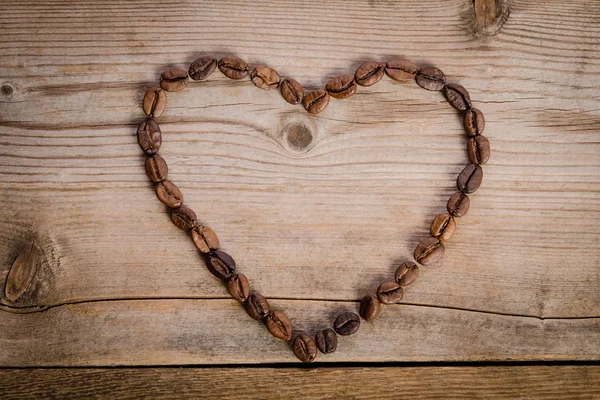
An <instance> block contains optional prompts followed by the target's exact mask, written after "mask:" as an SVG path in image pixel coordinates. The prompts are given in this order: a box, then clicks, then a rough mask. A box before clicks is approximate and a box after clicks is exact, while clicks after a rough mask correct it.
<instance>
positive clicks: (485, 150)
mask: <svg viewBox="0 0 600 400" xmlns="http://www.w3.org/2000/svg"><path fill="white" fill-rule="evenodd" d="M467 154H468V155H469V160H470V161H471V162H472V163H473V164H480V165H483V164H485V163H486V162H488V160H489V159H490V142H489V141H488V140H487V138H486V137H485V136H482V135H477V136H475V137H472V138H470V139H469V141H468V142H467Z"/></svg>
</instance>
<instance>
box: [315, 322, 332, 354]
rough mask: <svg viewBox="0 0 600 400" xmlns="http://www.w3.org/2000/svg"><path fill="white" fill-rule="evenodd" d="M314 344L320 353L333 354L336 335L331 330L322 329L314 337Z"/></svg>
mask: <svg viewBox="0 0 600 400" xmlns="http://www.w3.org/2000/svg"><path fill="white" fill-rule="evenodd" d="M315 342H316V343H317V347H318V348H319V350H320V351H321V353H323V354H327V353H333V352H334V351H335V349H336V348H337V335H336V334H335V331H334V330H333V329H330V328H327V329H323V330H321V331H319V332H317V334H316V335H315Z"/></svg>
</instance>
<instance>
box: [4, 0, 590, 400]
mask: <svg viewBox="0 0 600 400" xmlns="http://www.w3.org/2000/svg"><path fill="white" fill-rule="evenodd" d="M0 34H1V36H0V38H1V39H0V48H1V51H0V54H1V55H0V203H1V204H2V207H1V208H0V288H2V289H3V290H2V296H1V301H0V307H1V310H0V366H1V367H3V368H2V369H0V398H21V397H35V398H39V397H41V396H44V395H45V396H49V397H56V398H66V397H86V398H94V397H104V396H108V395H109V393H111V396H112V397H113V398H114V397H143V396H153V397H170V396H173V395H177V397H190V398H198V397H207V398H217V397H237V398H278V397H282V396H284V395H285V396H286V397H287V396H292V397H305V398H306V397H308V398H367V397H371V398H386V397H390V396H394V395H395V394H394V393H396V394H397V393H399V391H400V390H402V393H403V394H405V395H407V396H410V397H412V398H424V397H445V398H469V399H472V398H489V397H490V396H491V395H493V396H496V397H499V398H510V399H515V398H531V397H546V398H556V397H555V396H557V394H559V393H560V394H561V398H565V399H566V398H573V399H581V398H596V399H598V398H600V384H599V383H598V382H599V381H600V365H598V361H599V360H600V229H599V228H598V226H599V225H600V2H597V1H590V0H573V1H569V2H565V1H561V0H550V1H545V0H544V1H542V0H511V1H506V0H495V1H494V0H474V1H470V0H449V1H443V2H442V1H440V2H437V3H436V4H432V3H424V2H422V1H416V0H405V1H381V2H376V1H365V0H351V1H341V0H338V1H329V2H312V1H298V0H295V1H292V0H284V1H277V2H275V1H272V2H269V1H255V2H250V3H249V2H241V1H237V0H224V1H195V2H194V1H182V2H178V3H171V2H159V1H156V0H144V1H125V0H110V1H94V0H76V1H67V0H51V1H40V0H37V1H36V0H27V1H15V0H13V1H3V2H2V4H1V5H0ZM206 53H208V54H213V55H215V56H216V57H221V56H223V55H237V56H240V57H242V58H244V59H246V60H247V61H248V62H249V63H250V64H251V65H257V64H259V63H264V64H266V65H270V66H272V67H273V68H275V69H276V70H277V71H279V73H280V74H281V75H282V76H285V77H293V78H295V79H297V80H298V81H299V82H301V83H302V84H303V85H304V86H305V87H306V88H307V89H316V88H319V87H323V86H324V84H325V83H326V82H327V80H329V79H330V78H332V77H334V76H337V75H340V74H348V73H353V71H354V70H355V69H356V67H357V66H358V65H360V64H361V63H362V62H364V61H368V60H380V61H386V60H388V59H391V58H393V57H407V58H409V59H412V60H414V61H415V62H417V63H418V64H420V65H424V64H432V65H436V66H438V67H439V68H441V69H442V70H443V71H444V72H445V73H446V75H447V77H448V81H449V82H456V83H460V84H461V85H463V86H465V87H466V88H467V89H468V90H469V92H470V94H471V98H472V99H473V103H474V105H475V107H477V108H480V109H481V110H482V111H483V113H484V114H485V116H486V120H487V125H486V128H485V134H486V136H487V137H488V138H489V140H490V142H491V146H492V157H491V159H490V161H489V163H488V165H486V166H485V168H484V171H485V176H484V181H483V184H482V186H481V188H480V189H479V190H478V191H477V192H476V193H474V194H473V195H472V196H471V209H470V210H469V212H468V214H467V215H466V216H464V217H462V218H460V219H458V221H457V224H458V229H457V232H456V234H455V235H454V236H453V238H452V239H451V240H450V241H449V242H448V243H447V246H446V254H445V256H444V258H443V259H442V261H441V262H440V263H439V264H437V265H435V266H433V267H423V268H422V269H421V274H420V277H419V279H418V280H417V281H416V282H415V283H414V284H413V285H411V286H409V287H407V289H406V291H405V296H404V298H403V300H402V302H401V303H400V304H397V305H393V306H385V307H384V309H383V311H382V315H381V316H380V317H379V319H377V320H376V321H374V322H369V323H367V322H364V321H363V323H362V324H361V327H360V329H359V331H358V332H357V333H356V334H354V335H352V336H349V337H344V338H341V339H340V343H339V345H338V351H336V352H335V353H333V354H329V355H319V356H318V358H317V361H316V362H315V363H314V364H313V365H311V366H310V368H305V367H304V366H300V365H299V364H298V363H297V360H296V358H295V357H294V355H293V354H292V352H291V351H290V349H289V345H288V344H287V343H285V342H283V341H280V340H277V339H275V338H273V337H272V336H271V335H270V334H269V333H268V332H267V330H266V329H265V328H264V327H263V326H262V325H261V324H260V323H259V322H257V321H254V320H252V319H250V318H249V317H248V316H247V315H246V313H245V312H244V310H243V309H242V308H241V307H240V306H239V305H238V304H237V303H236V302H235V301H233V300H231V299H230V297H229V295H228V293H227V291H226V290H225V288H224V287H223V285H221V284H220V283H219V281H218V280H217V279H216V278H215V277H213V276H212V275H211V274H210V273H209V272H208V271H207V270H206V268H205V267H204V265H203V262H202V260H201V258H200V257H199V255H198V254H197V251H196V250H195V248H194V246H193V244H192V243H191V241H190V240H188V239H187V238H186V235H185V234H184V233H183V232H182V231H180V230H179V229H177V228H176V227H175V226H173V225H172V224H171V222H170V221H169V217H168V214H167V213H166V212H165V211H166V210H165V207H164V206H163V205H162V204H161V203H160V202H159V201H158V200H157V199H156V197H155V195H154V193H153V189H152V185H151V184H150V183H149V182H148V181H147V178H146V176H145V174H144V169H143V156H142V155H141V151H140V149H139V147H138V145H137V142H136V137H135V130H136V127H137V124H138V123H139V122H140V121H141V120H142V119H143V113H142V110H141V100H142V97H143V94H144V92H145V90H146V89H148V88H150V87H152V86H154V85H156V84H157V82H158V77H159V74H160V72H161V71H163V70H165V69H167V68H169V67H183V68H186V69H187V66H188V65H189V63H190V62H191V61H192V60H193V59H195V58H196V57H198V56H199V55H201V54H206ZM160 122H161V128H162V131H163V145H162V147H161V154H162V155H163V156H164V157H165V159H166V160H167V162H168V163H169V167H170V169H169V177H170V179H171V180H172V181H174V182H175V183H176V184H178V185H179V187H180V188H181V189H182V191H183V193H184V195H185V199H186V204H188V205H189V206H190V207H192V208H193V209H194V210H195V211H196V212H197V214H198V216H199V220H200V222H201V223H203V224H205V225H208V226H210V227H211V228H212V229H214V230H215V231H216V233H217V234H218V236H219V238H220V241H221V248H222V250H224V251H226V252H228V253H229V254H231V255H232V256H233V257H234V258H235V259H236V261H237V264H238V268H239V271H240V272H243V273H244V274H245V275H247V276H248V277H249V279H250V282H251V285H252V288H253V290H255V291H258V292H260V293H262V294H264V295H265V296H266V297H267V298H268V299H269V301H270V303H271V305H272V306H273V307H274V308H276V309H280V310H283V311H285V313H286V314H287V315H288V316H289V317H290V318H291V320H292V322H293V323H294V329H295V331H296V332H299V331H305V332H308V333H310V334H314V333H315V332H316V330H318V329H322V328H324V327H327V326H330V325H331V323H332V318H333V317H334V316H335V315H336V314H337V313H338V312H340V311H341V310H350V311H356V310H357V308H358V300H359V299H360V298H361V297H362V296H364V295H365V294H367V293H370V292H373V291H374V290H375V288H376V287H377V285H378V284H379V283H380V282H382V281H384V280H389V279H390V278H391V277H392V276H393V273H394V271H395V268H396V266H397V264H398V263H399V262H402V261H404V260H409V259H411V258H412V252H413V250H414V248H415V246H416V244H417V243H418V242H419V241H420V240H421V239H422V238H424V237H427V235H428V230H429V223H430V221H431V220H432V218H433V217H434V216H435V215H437V214H439V213H442V212H444V210H445V204H446V200H447V199H448V197H449V196H450V195H451V194H452V193H453V192H454V191H455V179H456V175H457V174H458V173H459V172H460V170H461V169H462V168H463V166H464V165H465V163H466V162H467V155H466V151H465V144H466V137H465V135H464V132H463V128H462V126H461V120H460V114H459V113H457V112H456V111H455V110H454V109H452V108H451V107H450V106H449V105H448V104H447V102H446V101H445V99H444V98H443V96H442V95H441V94H440V93H436V92H429V91H425V90H422V89H421V88H420V87H418V86H417V85H416V84H415V83H414V82H413V83H410V84H400V83H397V82H394V81H392V80H390V79H388V78H387V77H385V78H384V79H382V80H381V82H379V83H377V84H376V85H374V86H372V87H359V90H358V92H357V94H355V95H354V96H352V97H351V98H349V99H347V100H335V99H332V101H331V102H330V104H329V106H328V108H327V109H326V110H325V111H324V112H323V113H321V114H318V115H308V114H307V113H306V112H305V111H304V110H303V109H302V107H301V106H291V105H289V104H287V103H285V102H284V101H283V99H282V98H281V96H280V95H279V93H278V92H277V91H272V92H267V91H261V90H259V89H257V88H255V87H254V85H253V84H252V83H251V82H250V81H249V80H248V79H245V80H242V81H235V82H234V81H231V80H228V79H227V78H225V77H224V76H223V75H222V74H221V73H219V72H218V71H217V72H216V73H214V74H213V75H212V76H211V77H210V79H209V80H208V81H206V82H190V84H189V87H188V88H187V89H186V90H185V91H183V92H179V93H169V94H168V106H167V111H166V113H165V114H164V116H162V117H161V118H160ZM110 367H118V368H110ZM140 367H145V368H140ZM148 367H152V368H148ZM182 367H184V368H182ZM300 367H302V368H300ZM384 382H387V383H386V384H384ZM392 389H393V390H395V392H391V390H392Z"/></svg>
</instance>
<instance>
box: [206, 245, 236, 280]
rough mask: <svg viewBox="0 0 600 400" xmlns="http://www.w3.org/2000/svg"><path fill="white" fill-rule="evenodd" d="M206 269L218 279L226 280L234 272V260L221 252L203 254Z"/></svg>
mask: <svg viewBox="0 0 600 400" xmlns="http://www.w3.org/2000/svg"><path fill="white" fill-rule="evenodd" d="M203 256H204V262H205V263H206V267H207V268H208V270H209V271H210V273H211V274H213V275H214V276H216V277H217V278H219V279H222V280H227V279H229V277H230V276H231V275H232V274H233V273H234V272H235V260H234V259H233V257H231V256H230V255H229V254H227V253H225V252H224V251H221V250H215V251H211V252H210V253H206V254H203Z"/></svg>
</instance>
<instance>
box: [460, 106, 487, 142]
mask: <svg viewBox="0 0 600 400" xmlns="http://www.w3.org/2000/svg"><path fill="white" fill-rule="evenodd" d="M463 123H464V126H465V131H466V132H467V135H469V136H477V135H481V134H482V133H483V128H485V118H484V116H483V113H482V112H481V111H479V110H478V109H477V108H470V109H468V110H467V111H465V115H464V118H463Z"/></svg>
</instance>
